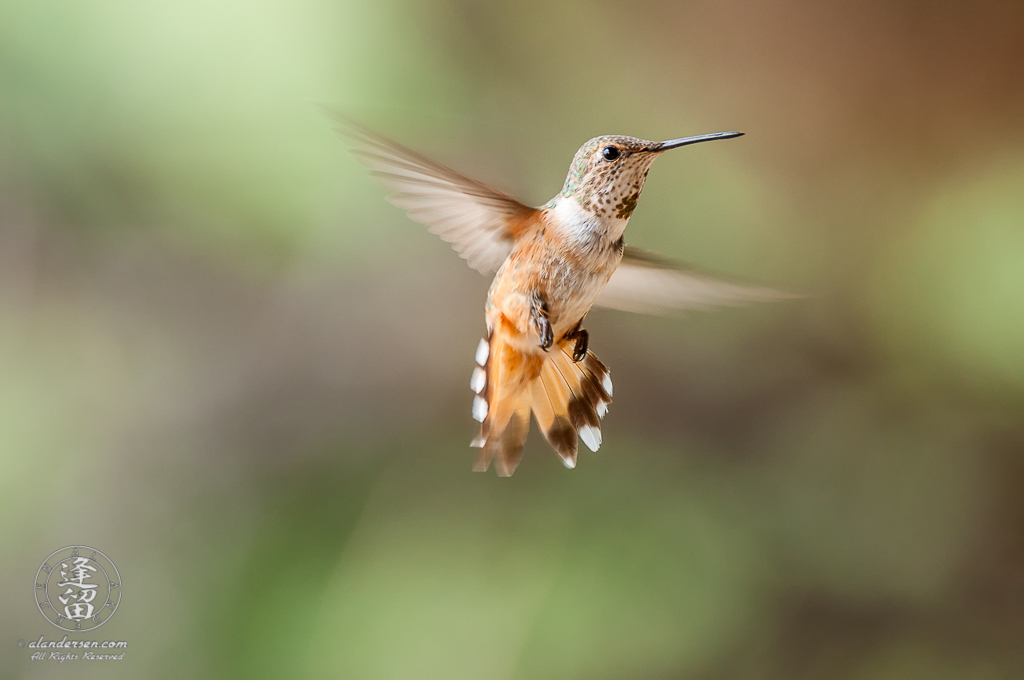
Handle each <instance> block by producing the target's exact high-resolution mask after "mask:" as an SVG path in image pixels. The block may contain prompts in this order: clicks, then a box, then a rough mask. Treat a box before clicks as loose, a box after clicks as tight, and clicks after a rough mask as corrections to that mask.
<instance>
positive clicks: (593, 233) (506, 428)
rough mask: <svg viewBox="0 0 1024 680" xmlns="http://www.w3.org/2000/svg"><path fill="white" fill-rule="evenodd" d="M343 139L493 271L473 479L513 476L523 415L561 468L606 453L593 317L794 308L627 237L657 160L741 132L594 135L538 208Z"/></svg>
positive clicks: (458, 246)
mask: <svg viewBox="0 0 1024 680" xmlns="http://www.w3.org/2000/svg"><path fill="white" fill-rule="evenodd" d="M338 131H339V132H340V133H341V134H342V135H344V136H345V137H347V138H348V139H349V140H351V141H352V142H353V143H354V145H355V148H354V149H352V154H353V156H355V158H356V159H357V160H358V161H359V162H361V163H362V164H363V165H365V166H367V167H368V168H370V170H371V172H370V174H371V176H372V177H373V178H374V179H375V180H376V181H377V183H379V184H380V185H382V186H383V187H384V188H386V189H389V190H391V191H394V192H395V193H393V194H391V195H390V196H388V200H389V201H390V202H391V203H393V204H395V205H396V206H398V207H400V208H404V209H405V210H406V211H407V213H408V215H409V217H410V218H412V219H413V220H414V221H416V222H419V223H420V224H424V225H426V226H427V228H428V229H429V230H430V231H431V232H433V233H434V234H437V235H438V236H440V237H441V238H442V239H444V240H445V241H447V242H449V243H451V244H452V247H453V248H454V249H455V250H456V251H457V252H458V253H459V255H460V256H461V257H463V258H464V259H465V260H467V261H468V263H469V266H471V267H473V268H474V269H476V270H478V271H479V272H480V273H481V274H485V275H487V274H491V273H492V272H497V274H496V275H495V276H494V280H493V281H492V282H491V288H490V291H489V292H488V294H487V303H486V305H485V312H486V320H487V337H486V338H485V339H482V340H481V341H480V344H479V345H478V347H477V350H476V363H477V366H476V367H475V368H474V369H473V374H472V377H471V379H470V387H471V389H472V390H473V392H474V393H475V394H476V396H475V397H474V399H473V408H472V414H473V417H474V418H475V419H476V420H477V421H479V422H480V423H481V425H480V434H479V435H478V436H477V437H476V438H475V439H473V441H472V442H471V443H470V446H472V447H477V448H479V449H480V453H479V454H478V456H477V458H476V462H475V463H474V465H473V469H474V470H477V471H486V470H487V469H488V467H490V464H491V462H492V461H493V462H494V467H495V470H496V471H497V473H498V475H500V476H503V477H507V476H509V475H511V474H512V473H513V472H514V471H515V469H516V466H517V465H518V464H519V460H520V458H521V457H522V452H523V443H524V442H525V440H526V435H527V432H528V430H529V426H530V413H531V411H532V413H533V415H534V417H535V418H536V420H537V424H538V425H539V426H540V429H541V430H542V431H543V433H544V436H545V438H546V439H547V440H548V442H549V443H550V444H551V446H552V447H553V448H554V449H555V451H556V452H557V453H558V455H559V456H560V457H561V459H562V462H563V463H564V464H565V466H566V467H569V468H574V467H576V452H577V437H578V438H580V439H582V440H583V442H584V443H585V444H586V445H587V447H588V448H590V449H591V450H592V451H597V449H598V448H599V447H600V446H601V425H600V421H601V419H602V418H603V417H604V415H605V413H607V411H608V405H609V404H610V403H611V401H612V381H611V376H610V374H609V371H608V367H607V366H605V365H604V364H603V363H601V361H600V360H599V359H598V358H597V356H596V355H595V354H594V353H593V352H591V351H590V350H589V340H590V336H589V335H588V333H587V331H586V330H584V329H583V320H584V319H585V318H586V316H587V313H588V312H589V311H590V308H591V306H593V305H595V304H596V305H599V306H603V307H610V308H613V309H620V310H626V311H633V312H643V313H655V314H657V313H664V312H668V311H672V310H679V309H686V308H691V309H692V308H699V307H705V306H709V305H729V304H738V303H743V302H749V301H767V300H776V299H781V298H787V297H793V296H792V295H790V294H787V293H783V292H780V291H776V290H772V289H769V288H763V287H759V286H751V285H746V284H740V283H733V282H728V281H723V280H720V279H717V278H713V277H711V276H708V275H705V274H701V273H697V272H695V271H692V270H688V269H685V268H682V267H680V266H677V265H676V264H674V263H673V262H671V261H669V260H666V259H663V258H661V257H660V256H657V255H654V254H651V253H647V252H645V251H642V250H639V249H637V248H633V247H631V246H627V245H626V244H625V241H624V240H623V232H624V231H625V229H626V224H627V223H628V222H629V218H630V216H631V215H632V214H633V210H634V209H635V208H636V204H637V200H638V199H639V198H640V191H641V190H642V189H643V186H644V180H645V179H646V178H647V171H648V170H649V169H650V167H651V163H653V162H654V159H656V158H657V157H658V156H660V155H661V154H662V153H664V152H666V151H668V150H670V149H678V148H680V147H683V146H688V145H690V144H697V143H699V142H708V141H712V140H716V139H730V138H733V137H739V136H740V135H742V134H743V133H742V132H718V133H714V134H707V135H699V136H696V137H683V138H680V139H670V140H668V141H664V142H652V141H648V140H645V139H638V138H636V137H625V136H617V135H613V136H603V137H595V138H594V139H591V140H590V141H589V142H587V143H586V144H584V145H583V146H582V147H580V149H579V151H577V152H576V155H575V157H574V158H573V160H572V165H570V167H569V174H568V176H567V177H566V180H565V185H564V186H563V187H562V190H561V191H560V192H559V193H558V195H557V196H555V197H554V198H552V199H551V200H550V201H548V202H547V203H545V204H544V205H542V206H540V207H537V208H533V207H529V206H527V205H524V204H523V203H520V202H519V201H517V200H515V199H513V198H511V197H509V196H506V195H505V194H503V193H500V192H498V191H495V190H494V189H491V188H490V187H488V186H485V185H484V184H481V183H480V182H477V181H476V180H473V179H470V178H469V177H466V176H464V175H462V174H460V173H458V172H456V171H454V170H451V169H449V168H446V167H444V166H443V165H439V164H438V163H435V162H434V161H432V160H430V159H428V158H426V157H424V156H421V155H420V154H418V153H416V152H414V151H412V150H410V149H407V148H406V147H404V146H401V145H399V144H396V143H395V142H393V141H391V140H388V139H386V138H384V137H381V136H379V135H377V134H375V133H374V132H371V131H370V130H368V129H366V128H364V127H362V126H361V125H358V124H355V123H352V122H351V121H348V120H345V119H341V120H340V121H339V128H338Z"/></svg>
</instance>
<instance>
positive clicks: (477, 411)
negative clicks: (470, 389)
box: [473, 397, 487, 423]
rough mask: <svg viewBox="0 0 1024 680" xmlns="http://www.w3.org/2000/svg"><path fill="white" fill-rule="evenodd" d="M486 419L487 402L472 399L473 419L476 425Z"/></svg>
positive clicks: (479, 398)
mask: <svg viewBox="0 0 1024 680" xmlns="http://www.w3.org/2000/svg"><path fill="white" fill-rule="evenodd" d="M486 417H487V400H486V399H484V398H483V397H473V419H474V420H476V421H477V422H478V423H482V422H484V418H486Z"/></svg>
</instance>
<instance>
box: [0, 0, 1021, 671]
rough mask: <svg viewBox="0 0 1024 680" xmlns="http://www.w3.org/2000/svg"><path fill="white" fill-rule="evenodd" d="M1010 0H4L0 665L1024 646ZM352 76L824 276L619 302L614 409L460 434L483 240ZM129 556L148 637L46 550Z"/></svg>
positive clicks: (732, 243) (729, 242) (449, 152)
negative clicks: (456, 240) (636, 191)
mask: <svg viewBox="0 0 1024 680" xmlns="http://www.w3.org/2000/svg"><path fill="white" fill-rule="evenodd" d="M1022 36H1024V5H1022V4H1021V3H1020V2H1018V1H1016V0H1007V1H1006V2H975V3H954V2H931V3H922V2H915V1H911V0H884V1H883V0H868V1H867V2H860V3H850V2H841V1H838V0H829V1H828V2H817V1H813V0H785V1H783V2H768V1H767V0H732V1H731V2H710V1H707V0H695V1H688V2H669V1H661V2H658V1H652V2H626V1H616V0H594V1H589V2H585V1H576V2H539V1H537V0H526V1H525V2H517V3H504V2H495V3H489V2H472V1H470V0H428V1H426V2H415V1H413V0H376V1H373V2H371V1H368V0H351V1H348V0H248V1H246V2H241V1H237V0H225V1H216V2H210V1H209V0H176V1H175V2H170V1H167V0H157V1H155V2H131V1H129V0H82V1H78V2H55V1H49V0H39V1H26V0H23V1H21V2H17V1H15V0H11V1H8V2H4V3H2V4H0V538H2V541H0V545H2V547H0V584H2V589H0V612H2V616H0V676H2V677H5V678H56V677H89V678H183V677H189V678H218V679H222V678H246V679H258V678H343V679H345V680H349V679H356V678H369V679H378V678H380V679H398V678H416V679H428V678H443V679H445V680H455V679H462V678H465V679H474V680H478V679H485V680H491V679H496V680H502V679H515V678H600V679H604V678H607V679H612V678H655V679H668V678H680V679H682V678H687V679H689V678H693V679H698V680H719V679H721V680H725V679H751V680H774V679H779V680H782V679H787V680H788V679H805V678H806V679H812V678H814V679H817V678H829V679H831V678H839V679H850V680H881V679H883V678H908V679H913V678H923V679H924V678H926V679H928V680H937V679H942V678H951V679H952V678H977V679H982V680H987V679H989V678H993V679H994V678H1020V677H1024V644H1022V640H1024V501H1022V493H1021V492H1022V489H1024V421H1022V415H1024V39H1022ZM318 104H327V105H330V106H333V107H335V108H337V109H340V110H344V111H346V112H348V113H350V114H354V115H355V116H357V117H359V118H361V119H362V120H364V121H366V122H368V123H369V124H370V125H371V126H372V127H375V128H376V129H378V130H380V131H382V132H384V133H385V134H387V135H389V136H392V137H394V138H397V139H399V140H401V141H403V142H405V143H406V144H408V145H410V146H412V147H414V148H416V149H419V150H421V151H423V152H425V153H427V154H429V155H431V156H433V157H434V158H437V159H438V160H440V161H441V162H444V163H446V164H449V165H451V166H453V167H456V168H458V169H460V170H462V171H464V172H466V173H468V174H470V175H472V176H475V177H478V178H480V179H482V180H484V181H486V182H489V183H491V184H492V185H494V186H496V187H498V188H500V189H502V190H504V191H507V192H509V193H512V194H513V195H516V196H519V197H521V198H522V199H524V200H526V201H528V202H531V203H534V204H539V203H542V202H544V201H546V200H547V199H548V198H550V197H551V196H552V195H554V193H555V192H556V191H558V189H559V187H560V186H561V182H562V180H563V178H564V175H565V172H566V169H567V167H568V163H569V160H570V159H571V157H572V155H573V153H574V152H575V150H576V148H577V147H578V146H579V145H580V144H581V143H582V142H584V141H585V140H587V139H588V138H590V137H592V136H595V135H598V134H610V133H615V134H632V135H638V136H642V137H647V138H653V139H664V138H671V137H677V136H682V135H689V134H697V133H704V132H714V131H719V130H730V129H738V130H743V131H745V132H746V133H747V136H746V137H744V138H743V139H741V140H735V141H730V142H721V143H716V144H705V145H700V146H698V147H693V148H688V149H684V150H681V151H678V152H674V153H673V154H670V155H667V156H665V157H663V158H662V159H660V160H659V161H658V162H657V163H656V164H655V166H654V168H653V171H652V173H651V176H650V180H649V182H648V184H647V188H646V191H645V193H644V197H643V200H642V201H641V202H640V206H639V208H638V210H637V211H636V213H635V214H634V217H633V220H632V222H631V224H630V227H629V231H628V233H627V239H628V240H629V242H630V243H632V244H634V245H638V246H642V247H647V248H651V249H654V250H658V251H661V252H663V253H665V254H668V255H671V256H673V257H675V258H677V259H681V260H684V261H687V262H691V263H693V264H695V265H698V266H700V267H702V268H705V269H711V270H716V271H721V272H723V273H726V274H732V275H736V276H741V277H745V278H751V279H755V280H761V281H766V282H770V283H774V284H782V285H786V286H791V287H798V288H803V289H806V290H810V291H813V292H815V293H816V295H815V296H814V297H812V298H810V299H807V300H804V301H799V302H789V303H785V304H779V305H773V306H762V307H749V308H745V309H735V310H732V309H731V310H725V311H720V312H715V313H712V314H703V313H701V314H691V315H688V316H685V317H683V318H673V319H659V318H647V317H642V316H634V315H629V314H622V313H615V312H606V311H597V312H595V313H593V314H592V315H591V316H590V318H589V319H588V327H589V329H590V332H591V338H592V348H593V349H594V350H595V351H596V352H597V353H598V355H599V356H600V357H601V358H602V359H603V360H604V361H605V362H606V363H607V364H608V365H609V366H610V367H611V369H612V372H613V375H614V377H615V403H614V405H613V406H612V408H611V411H610V413H609V415H608V417H607V418H606V419H605V421H604V435H605V444H604V446H603V447H602V449H601V451H600V452H599V453H597V454H591V453H589V452H587V451H583V452H581V459H580V464H579V467H578V468H577V469H576V470H573V471H568V470H565V469H563V468H562V466H561V465H560V463H559V462H558V460H557V459H556V457H555V456H554V455H553V454H552V453H551V452H550V451H549V450H548V448H547V446H546V444H545V443H544V442H543V440H542V439H541V437H540V436H539V435H537V433H536V432H534V433H532V434H531V439H530V441H529V443H528V446H527V451H526V455H525V458H524V461H523V463H522V465H521V466H520V468H519V470H518V472H517V473H516V475H515V476H514V477H513V478H511V479H507V480H506V479H497V478H495V477H494V476H493V474H487V475H480V474H473V473H471V472H470V461H471V459H472V456H473V452H472V451H471V450H470V449H469V448H468V447H467V443H468V441H469V439H470V438H471V437H472V435H473V433H474V425H475V424H474V422H473V421H472V420H471V419H470V417H469V407H470V398H471V394H470V392H469V389H468V380H469V374H470V371H471V369H472V365H473V362H472V355H473V351H474V349H475V346H476V343H477V341H478V339H479V338H480V336H481V335H482V333H483V331H484V327H483V315H482V305H483V301H484V297H485V293H486V289H487V285H488V281H487V280H486V279H484V278H482V277H480V276H478V275H477V274H476V273H475V272H473V271H471V270H469V269H468V268H467V267H466V266H465V264H464V263H463V262H462V261H461V260H460V259H459V258H458V257H457V256H456V255H455V254H454V253H453V252H452V251H451V250H450V249H449V247H448V246H447V245H446V244H444V243H442V242H440V241H439V240H437V239H436V238H435V237H433V236H431V235H430V234H428V233H427V232H426V231H425V230H424V229H422V228H421V227H420V226H418V225H415V224H413V223H412V222H410V221H409V220H407V219H406V218H405V216H404V215H403V214H402V212H401V211H399V210H397V209H395V208H393V207H392V206H390V205H388V204H387V203H386V202H385V201H384V192H383V191H382V190H379V189H378V188H377V187H376V186H375V185H373V184H372V183H371V182H370V181H369V180H368V179H367V178H366V177H365V174H364V172H363V169H362V168H361V167H360V166H358V165H357V164H356V163H355V162H354V161H353V160H352V159H351V158H350V157H349V156H348V155H347V153H346V150H345V145H344V143H343V142H342V141H340V140H339V139H337V138H336V137H335V136H334V134H333V133H332V131H331V125H330V123H329V122H328V121H327V119H326V118H325V117H324V116H323V115H322V114H321V112H320V111H319V109H318V108H317V105H318ZM68 544H88V545H92V546H94V547H96V548H98V549H100V550H102V551H104V552H105V553H106V554H107V555H109V556H110V557H111V558H112V559H113V560H114V562H115V563H116V564H117V566H118V568H119V570H120V572H121V575H122V577H123V580H124V599H123V601H122V603H121V606H120V608H119V610H118V612H117V615H116V616H115V617H114V618H113V619H112V620H111V621H110V623H108V624H106V625H105V626H104V627H103V628H101V629H99V630H98V631H97V632H96V634H93V635H91V636H86V637H92V638H96V639H114V640H121V639H123V640H127V641H128V642H129V649H128V653H127V654H126V656H125V659H124V660H123V661H120V662H106V663H92V664H89V663H87V662H84V661H79V662H77V663H73V662H72V663H64V664H62V665H60V666H58V665H56V664H54V663H52V662H31V661H29V659H28V656H29V655H28V652H27V650H21V649H18V648H17V647H16V641H17V640H18V639H25V640H32V639H36V638H37V637H38V636H39V635H40V634H45V635H46V636H47V637H48V638H52V637H58V638H59V633H58V631H57V630H56V629H54V628H52V627H51V626H49V624H47V623H45V622H44V621H43V620H42V618H41V617H40V615H39V613H38V612H37V611H36V609H35V604H34V600H33V596H32V579H33V576H34V574H35V572H36V569H37V568H38V566H39V564H40V563H41V561H42V560H43V559H44V558H45V557H46V556H47V555H49V554H50V553H51V552H52V551H54V550H56V549H57V548H59V547H61V546H64V545H68Z"/></svg>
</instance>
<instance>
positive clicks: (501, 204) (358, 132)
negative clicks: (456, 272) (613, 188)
mask: <svg viewBox="0 0 1024 680" xmlns="http://www.w3.org/2000/svg"><path fill="white" fill-rule="evenodd" d="M335 120H336V121H337V122H338V127H337V130H338V132H339V133H340V134H342V135H343V136H344V137H346V138H347V139H349V140H350V141H352V142H353V143H354V144H355V148H353V149H352V150H351V153H352V155H353V156H355V158H356V160H358V161H359V162H360V163H362V164H363V165H365V166H366V167H368V168H370V176H371V177H373V179H374V180H375V181H376V182H377V183H378V184H380V185H381V186H383V187H384V188H385V189H389V190H391V191H393V192H395V193H393V194H391V195H390V196H388V200H389V201H391V203H393V204H395V205H397V206H398V207H399V208H403V209H404V210H405V211H406V212H407V213H408V215H409V217H410V218H412V219H413V221H415V222H419V223H420V224H424V225H426V227H427V229H429V230H430V231H431V232H432V233H434V234H437V235H438V236H440V237H441V238H442V239H443V240H445V241H447V242H448V243H451V244H452V247H453V248H454V249H455V250H456V252H458V253H459V256H460V257H462V258H464V259H465V260H466V261H468V262H469V266H470V267H472V268H473V269H476V270H477V271H479V272H480V273H481V274H487V273H489V272H494V271H497V269H498V268H499V267H500V266H501V264H502V262H504V261H505V258H507V257H508V255H509V253H510V252H512V246H513V244H514V243H515V240H516V237H517V236H518V235H519V234H520V233H522V232H523V231H524V230H526V229H528V228H529V225H530V224H532V220H530V219H529V218H530V217H531V216H533V215H534V213H536V212H537V208H531V207H528V206H525V205H523V204H522V203H520V202H519V201H516V200H515V199H513V198H510V197H508V196H506V195H505V194H503V193H501V192H498V191H495V190H494V189H491V188H490V187H488V186H486V185H484V184H481V183H480V182H477V181H476V180H473V179H470V178H469V177H466V176H465V175H461V174H459V173H457V172H455V171H454V170H451V169H449V168H446V167H444V166H443V165H439V164H438V163H435V162H434V161H432V160H430V159H429V158H426V157H424V156H421V155H420V154H418V153H416V152H415V151H412V150H411V149H407V148H405V147H404V146H402V145H400V144H396V143H395V142H392V141H391V140H389V139H386V138H384V137H381V136H380V135H377V134H376V133H374V132H371V131H370V130H367V129H366V128H364V127H362V126H361V125H358V124H356V123H353V122H351V121H349V120H347V119H343V118H338V117H337V116H335Z"/></svg>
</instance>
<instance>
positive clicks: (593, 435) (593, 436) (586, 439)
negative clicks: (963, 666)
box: [580, 425, 601, 451]
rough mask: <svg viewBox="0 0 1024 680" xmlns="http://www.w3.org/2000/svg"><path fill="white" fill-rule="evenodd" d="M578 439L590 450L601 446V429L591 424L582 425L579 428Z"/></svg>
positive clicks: (595, 449)
mask: <svg viewBox="0 0 1024 680" xmlns="http://www.w3.org/2000/svg"><path fill="white" fill-rule="evenodd" d="M580 439H582V440H583V443H584V444H586V445H587V448H588V449H590V450H591V451H597V450H598V449H599V448H601V430H599V429H597V428H596V427H593V426H591V425H584V426H583V427H581V428H580Z"/></svg>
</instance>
